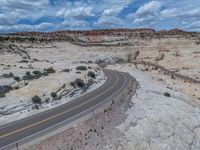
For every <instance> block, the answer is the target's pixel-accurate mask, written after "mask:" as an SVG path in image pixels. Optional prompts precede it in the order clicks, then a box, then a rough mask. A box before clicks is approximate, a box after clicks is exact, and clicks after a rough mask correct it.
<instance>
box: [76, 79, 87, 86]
mask: <svg viewBox="0 0 200 150" xmlns="http://www.w3.org/2000/svg"><path fill="white" fill-rule="evenodd" d="M75 84H76V85H77V86H78V87H84V86H85V83H84V81H83V80H81V79H76V80H75Z"/></svg>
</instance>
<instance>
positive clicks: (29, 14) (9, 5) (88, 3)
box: [0, 0, 200, 33]
mask: <svg viewBox="0 0 200 150" xmlns="http://www.w3.org/2000/svg"><path fill="white" fill-rule="evenodd" d="M101 28H104V29H105V28H154V29H156V30H162V29H173V28H180V29H183V30H187V31H200V0H1V5H0V33H7V32H18V31H45V32H49V31H56V30H88V29H101Z"/></svg>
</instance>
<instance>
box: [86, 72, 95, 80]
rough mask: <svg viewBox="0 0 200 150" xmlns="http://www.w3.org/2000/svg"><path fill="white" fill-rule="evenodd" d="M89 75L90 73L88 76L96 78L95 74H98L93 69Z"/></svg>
mask: <svg viewBox="0 0 200 150" xmlns="http://www.w3.org/2000/svg"><path fill="white" fill-rule="evenodd" d="M87 75H88V77H91V78H95V76H96V75H95V73H94V72H92V71H89V72H88V74H87Z"/></svg>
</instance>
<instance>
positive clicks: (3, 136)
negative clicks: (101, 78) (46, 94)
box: [0, 74, 119, 139]
mask: <svg viewBox="0 0 200 150" xmlns="http://www.w3.org/2000/svg"><path fill="white" fill-rule="evenodd" d="M114 75H115V74H114ZM109 76H110V75H109ZM116 77H117V82H116V83H115V84H114V85H113V86H112V87H110V88H109V89H108V90H106V91H105V92H103V93H101V94H99V95H98V96H96V97H93V98H92V99H90V100H89V101H86V102H84V103H82V104H80V105H78V106H75V107H73V108H71V109H68V110H66V111H63V112H61V113H59V114H57V115H54V116H51V117H49V118H46V119H44V120H42V121H39V122H37V123H34V124H31V125H29V126H26V127H24V128H21V129H18V130H15V131H12V132H10V133H7V134H4V135H1V136H0V139H2V138H5V137H7V136H10V135H12V134H16V133H19V132H21V131H23V130H26V129H28V128H31V127H34V126H36V125H39V124H42V123H44V122H46V121H49V120H51V119H54V118H56V117H58V116H61V115H63V114H65V113H67V112H69V111H72V110H74V109H76V108H78V107H80V106H83V105H85V104H87V103H89V102H91V101H93V100H94V99H96V98H98V97H100V96H101V95H103V94H105V93H106V92H107V91H109V90H110V89H112V88H113V87H115V85H117V83H118V81H119V77H118V76H117V75H116Z"/></svg>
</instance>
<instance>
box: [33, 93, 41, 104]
mask: <svg viewBox="0 0 200 150" xmlns="http://www.w3.org/2000/svg"><path fill="white" fill-rule="evenodd" d="M32 102H33V103H34V104H41V103H42V99H41V98H40V97H39V96H38V95H35V96H33V98H32Z"/></svg>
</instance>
